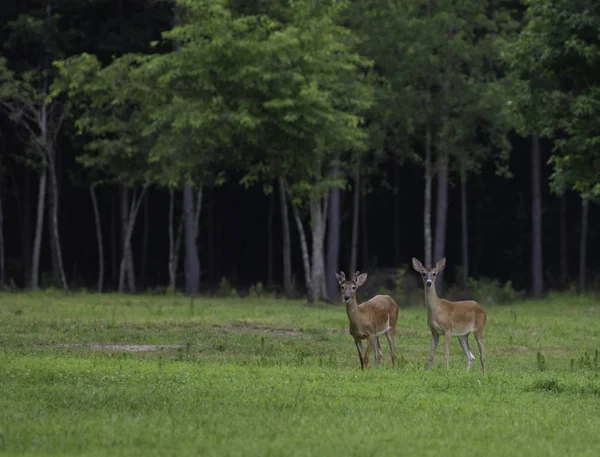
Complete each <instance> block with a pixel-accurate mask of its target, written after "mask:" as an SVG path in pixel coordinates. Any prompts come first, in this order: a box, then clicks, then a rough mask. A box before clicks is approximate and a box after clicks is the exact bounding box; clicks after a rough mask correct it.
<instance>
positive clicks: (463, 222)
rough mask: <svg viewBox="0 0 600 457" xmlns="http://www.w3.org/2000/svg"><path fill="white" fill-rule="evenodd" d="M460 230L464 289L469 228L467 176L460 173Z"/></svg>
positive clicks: (466, 279) (464, 284)
mask: <svg viewBox="0 0 600 457" xmlns="http://www.w3.org/2000/svg"><path fill="white" fill-rule="evenodd" d="M460 228H461V260H462V262H461V263H462V278H461V282H462V287H463V289H466V287H467V281H468V279H469V227H468V218H467V174H466V172H465V171H464V170H463V171H461V178H460Z"/></svg>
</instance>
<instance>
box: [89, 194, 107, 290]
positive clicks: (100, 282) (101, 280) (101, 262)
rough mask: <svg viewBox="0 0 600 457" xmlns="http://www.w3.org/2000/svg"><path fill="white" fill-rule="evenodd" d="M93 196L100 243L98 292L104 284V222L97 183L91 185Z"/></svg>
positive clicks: (97, 239)
mask: <svg viewBox="0 0 600 457" xmlns="http://www.w3.org/2000/svg"><path fill="white" fill-rule="evenodd" d="M90 196H91V197H92V208H93V209H94V220H95V222H96V242H97V243H98V293H99V294H101V293H102V287H103V286H104V242H103V240H102V224H101V221H100V211H99V210H98V199H97V198H96V184H92V185H91V186H90Z"/></svg>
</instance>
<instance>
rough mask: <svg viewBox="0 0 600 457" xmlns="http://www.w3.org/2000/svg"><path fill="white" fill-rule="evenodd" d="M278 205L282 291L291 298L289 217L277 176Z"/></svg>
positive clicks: (285, 193)
mask: <svg viewBox="0 0 600 457" xmlns="http://www.w3.org/2000/svg"><path fill="white" fill-rule="evenodd" d="M279 206H280V209H281V229H282V231H283V293H284V295H285V296H286V297H287V298H291V297H292V294H293V290H292V242H291V239H290V219H289V215H288V205H287V191H286V188H285V181H284V179H283V178H279Z"/></svg>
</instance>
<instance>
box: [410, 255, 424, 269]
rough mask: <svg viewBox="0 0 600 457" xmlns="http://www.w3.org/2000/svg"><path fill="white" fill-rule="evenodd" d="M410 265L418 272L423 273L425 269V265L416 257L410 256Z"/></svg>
mask: <svg viewBox="0 0 600 457" xmlns="http://www.w3.org/2000/svg"><path fill="white" fill-rule="evenodd" d="M412 266H413V268H414V269H415V270H416V271H418V272H419V273H423V272H424V271H425V267H424V266H423V264H422V263H421V262H420V261H419V260H418V259H417V258H416V257H413V258H412Z"/></svg>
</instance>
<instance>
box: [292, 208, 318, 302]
mask: <svg viewBox="0 0 600 457" xmlns="http://www.w3.org/2000/svg"><path fill="white" fill-rule="evenodd" d="M292 212H293V213H294V220H295V221H296V227H297V228H298V235H299V236H300V249H301V250H302V263H303V265H304V282H305V283H306V292H307V296H308V304H309V305H311V306H312V305H314V303H315V300H316V298H315V291H314V289H313V285H312V281H311V277H312V270H311V265H310V255H309V253H308V243H307V242H306V234H305V233H304V226H303V225H302V219H300V214H299V213H298V208H297V207H296V206H294V205H292Z"/></svg>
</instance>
